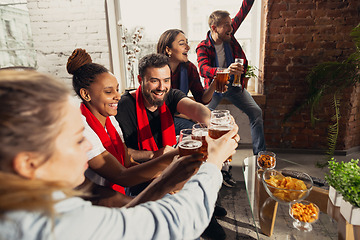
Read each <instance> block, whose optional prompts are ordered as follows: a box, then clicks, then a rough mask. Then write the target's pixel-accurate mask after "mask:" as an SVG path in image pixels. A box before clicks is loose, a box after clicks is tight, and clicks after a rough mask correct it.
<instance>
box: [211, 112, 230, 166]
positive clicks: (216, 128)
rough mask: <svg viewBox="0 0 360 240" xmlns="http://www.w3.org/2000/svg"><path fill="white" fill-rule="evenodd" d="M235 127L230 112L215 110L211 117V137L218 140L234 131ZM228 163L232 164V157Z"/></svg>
mask: <svg viewBox="0 0 360 240" xmlns="http://www.w3.org/2000/svg"><path fill="white" fill-rule="evenodd" d="M234 125H235V123H234V120H233V118H232V117H231V115H230V111H229V110H214V111H212V112H211V117H210V125H209V137H211V138H213V139H218V138H220V137H221V136H222V135H224V134H226V133H227V132H229V131H230V130H231V129H233V128H234ZM226 161H229V162H231V161H232V156H230V157H229V158H228V159H227V160H226Z"/></svg>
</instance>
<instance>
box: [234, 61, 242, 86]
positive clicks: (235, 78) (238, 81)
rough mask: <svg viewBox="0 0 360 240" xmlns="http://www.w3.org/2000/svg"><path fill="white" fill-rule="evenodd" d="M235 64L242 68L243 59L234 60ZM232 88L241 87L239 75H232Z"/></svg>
mask: <svg viewBox="0 0 360 240" xmlns="http://www.w3.org/2000/svg"><path fill="white" fill-rule="evenodd" d="M235 63H240V64H241V65H243V66H244V59H242V58H235ZM232 85H233V86H234V87H241V75H234V81H233V84H232Z"/></svg>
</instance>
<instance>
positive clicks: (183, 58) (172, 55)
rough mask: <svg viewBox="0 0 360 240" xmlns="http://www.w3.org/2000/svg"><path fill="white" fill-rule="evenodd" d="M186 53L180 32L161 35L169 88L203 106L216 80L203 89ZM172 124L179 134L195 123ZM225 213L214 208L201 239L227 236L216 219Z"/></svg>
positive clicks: (182, 119) (177, 117)
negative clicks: (169, 80)
mask: <svg viewBox="0 0 360 240" xmlns="http://www.w3.org/2000/svg"><path fill="white" fill-rule="evenodd" d="M189 50H190V46H189V45H188V39H187V38H186V36H185V34H184V32H183V31H182V30H180V29H169V30H166V31H165V32H164V33H162V34H161V36H160V38H159V41H158V43H157V53H159V54H163V55H165V56H167V57H168V58H169V64H170V69H171V88H173V89H179V90H181V91H182V92H183V93H185V94H186V95H187V94H188V92H189V90H190V91H191V94H192V96H193V97H194V99H195V101H197V102H199V103H202V104H205V105H206V104H208V103H209V102H210V101H211V98H212V96H213V93H214V91H215V81H216V80H215V81H212V82H211V83H210V86H209V88H208V89H207V90H204V88H203V86H202V83H201V82H200V76H199V72H198V70H197V68H196V66H195V65H194V64H193V63H192V62H190V61H189V59H188V52H189ZM174 124H175V132H176V134H177V135H178V134H179V132H180V131H181V129H189V128H190V129H191V128H192V126H193V125H194V122H193V121H192V120H191V119H189V118H188V117H187V116H184V115H180V114H177V115H175V117H174ZM226 170H228V167H227V165H226V164H224V166H223V169H222V172H223V174H224V175H225V176H228V175H229V174H228V172H226V173H225V172H224V171H226ZM230 176H231V175H230ZM226 180H228V179H226ZM224 181H225V178H224ZM231 184H233V182H231ZM226 214H227V212H226V210H225V208H223V207H221V206H218V205H216V206H215V211H214V217H213V218H212V220H211V222H210V225H209V226H208V228H207V229H206V230H205V232H204V236H205V235H206V237H210V238H212V239H223V238H224V237H223V236H226V234H225V231H224V229H223V228H222V227H221V225H220V224H219V223H218V222H217V220H216V219H215V217H217V218H219V217H225V216H226Z"/></svg>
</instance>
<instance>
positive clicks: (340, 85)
mask: <svg viewBox="0 0 360 240" xmlns="http://www.w3.org/2000/svg"><path fill="white" fill-rule="evenodd" d="M350 35H351V36H352V37H353V41H354V43H355V45H356V51H355V52H354V53H353V54H351V55H350V56H349V57H348V58H347V59H346V60H345V61H343V62H324V63H320V64H318V65H317V66H315V67H314V68H313V69H312V70H311V72H310V73H309V75H308V76H307V77H306V78H305V81H306V82H307V83H308V85H309V91H308V96H307V97H306V99H305V100H304V101H303V103H302V104H301V105H300V106H298V107H296V108H295V109H294V110H293V111H291V112H290V113H289V114H288V115H287V117H286V118H285V120H284V122H285V121H287V120H288V119H289V118H290V117H291V116H292V115H294V114H295V113H296V112H298V111H299V110H300V109H302V108H304V107H305V106H307V105H310V117H311V123H312V125H313V126H315V122H316V121H321V120H322V119H317V118H316V117H315V115H314V111H315V109H316V108H317V106H318V105H319V103H320V101H321V100H322V99H323V97H324V96H326V95H332V98H331V105H332V107H333V108H334V115H333V116H332V117H331V119H330V120H329V121H330V124H329V126H328V136H327V139H328V150H327V153H326V156H327V158H326V162H325V163H318V164H317V165H318V166H319V167H324V166H326V165H327V163H328V160H330V159H331V157H332V156H333V155H334V152H335V148H336V142H337V139H338V135H339V120H340V117H341V116H340V109H339V107H340V101H341V96H342V93H343V90H344V89H345V88H348V87H354V86H356V85H357V84H358V83H360V74H359V70H360V24H359V25H357V26H356V27H355V28H353V29H352V31H351V34H350ZM326 120H327V119H326Z"/></svg>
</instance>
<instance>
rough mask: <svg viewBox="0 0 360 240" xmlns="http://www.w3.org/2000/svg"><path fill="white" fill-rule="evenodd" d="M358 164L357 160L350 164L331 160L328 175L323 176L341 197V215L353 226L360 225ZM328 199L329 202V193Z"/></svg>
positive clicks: (359, 177) (359, 169)
mask: <svg viewBox="0 0 360 240" xmlns="http://www.w3.org/2000/svg"><path fill="white" fill-rule="evenodd" d="M358 163H359V159H358V160H354V159H352V160H351V161H350V162H336V161H335V160H334V159H331V160H330V161H329V174H327V175H326V176H325V179H326V181H327V182H328V184H329V185H330V186H331V187H333V188H334V189H335V190H336V191H337V192H338V193H339V194H341V196H342V197H341V200H340V213H341V215H343V217H344V218H345V219H346V221H347V222H349V223H350V224H353V225H360V167H359V165H358ZM329 198H330V200H331V196H330V191H329ZM334 205H335V204H334Z"/></svg>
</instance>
